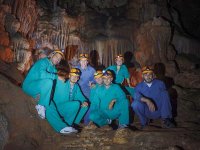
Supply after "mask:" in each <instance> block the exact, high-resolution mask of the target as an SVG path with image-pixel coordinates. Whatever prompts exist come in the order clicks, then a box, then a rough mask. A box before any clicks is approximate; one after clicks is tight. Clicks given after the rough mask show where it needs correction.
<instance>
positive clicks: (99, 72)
mask: <svg viewBox="0 0 200 150" xmlns="http://www.w3.org/2000/svg"><path fill="white" fill-rule="evenodd" d="M102 76H103V72H102V71H101V70H97V71H96V72H95V73H94V78H100V77H102Z"/></svg>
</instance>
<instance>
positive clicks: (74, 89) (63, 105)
mask: <svg viewBox="0 0 200 150" xmlns="http://www.w3.org/2000/svg"><path fill="white" fill-rule="evenodd" d="M66 74H67V72H66V71H65V70H64V69H59V70H58V79H57V82H56V86H55V92H54V97H53V100H54V102H55V103H53V102H51V103H50V105H49V106H47V107H46V118H47V120H48V122H49V123H50V125H51V126H52V127H53V128H54V129H55V130H56V131H57V132H60V133H62V134H69V133H76V132H77V130H76V129H75V128H73V127H72V126H73V125H74V124H76V125H78V124H79V123H80V121H81V119H82V118H83V116H84V115H85V113H86V111H87V110H88V103H87V102H86V98H85V97H84V96H83V94H82V92H81V90H80V88H79V85H78V84H77V81H78V79H79V76H80V70H79V69H76V68H72V69H71V70H70V73H69V80H67V81H65V79H66ZM63 79H64V80H63ZM61 117H62V118H63V119H62V118H61Z"/></svg>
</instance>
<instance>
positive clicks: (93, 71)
mask: <svg viewBox="0 0 200 150" xmlns="http://www.w3.org/2000/svg"><path fill="white" fill-rule="evenodd" d="M95 72H96V71H95V69H94V68H92V67H91V76H90V81H91V82H92V83H96V81H95V80H94V73H95Z"/></svg>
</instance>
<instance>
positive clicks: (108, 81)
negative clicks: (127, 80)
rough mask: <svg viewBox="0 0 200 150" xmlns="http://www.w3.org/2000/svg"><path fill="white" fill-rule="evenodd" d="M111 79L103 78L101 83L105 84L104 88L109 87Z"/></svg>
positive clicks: (108, 77)
mask: <svg viewBox="0 0 200 150" xmlns="http://www.w3.org/2000/svg"><path fill="white" fill-rule="evenodd" d="M112 80H113V78H112V77H110V76H107V77H104V78H103V83H104V84H105V86H109V85H110V84H111V83H112Z"/></svg>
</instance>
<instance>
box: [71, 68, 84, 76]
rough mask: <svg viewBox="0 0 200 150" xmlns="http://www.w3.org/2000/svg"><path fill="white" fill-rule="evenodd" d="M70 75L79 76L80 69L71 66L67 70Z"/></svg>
mask: <svg viewBox="0 0 200 150" xmlns="http://www.w3.org/2000/svg"><path fill="white" fill-rule="evenodd" d="M69 74H70V75H72V76H80V75H81V71H80V70H79V69H78V68H72V69H71V70H70V72H69Z"/></svg>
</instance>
